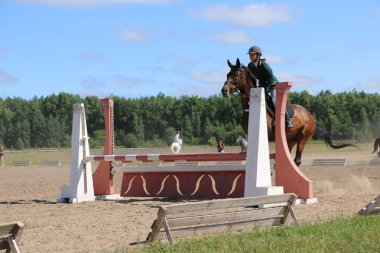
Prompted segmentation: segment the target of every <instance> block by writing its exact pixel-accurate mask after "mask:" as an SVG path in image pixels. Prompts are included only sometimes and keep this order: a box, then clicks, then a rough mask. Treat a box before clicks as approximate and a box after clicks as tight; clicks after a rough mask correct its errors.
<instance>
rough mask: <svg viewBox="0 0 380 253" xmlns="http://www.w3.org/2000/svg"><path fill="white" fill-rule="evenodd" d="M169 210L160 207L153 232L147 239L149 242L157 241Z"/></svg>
mask: <svg viewBox="0 0 380 253" xmlns="http://www.w3.org/2000/svg"><path fill="white" fill-rule="evenodd" d="M166 213H167V210H165V209H163V208H162V207H160V209H158V212H157V219H156V220H155V221H154V222H153V225H152V232H151V233H149V234H148V237H147V238H146V241H147V242H154V241H156V240H157V236H158V233H159V231H160V229H161V227H162V224H163V222H164V219H165V217H166Z"/></svg>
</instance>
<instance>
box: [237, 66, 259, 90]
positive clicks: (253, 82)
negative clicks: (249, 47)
mask: <svg viewBox="0 0 380 253" xmlns="http://www.w3.org/2000/svg"><path fill="white" fill-rule="evenodd" d="M241 67H242V69H244V70H245V71H246V72H247V73H248V77H249V79H250V80H251V82H252V84H253V87H255V88H257V85H256V80H257V78H256V76H255V75H254V74H253V73H252V72H251V71H250V70H249V68H248V67H247V66H245V65H243V64H242V65H241Z"/></svg>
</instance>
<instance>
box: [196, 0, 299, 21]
mask: <svg viewBox="0 0 380 253" xmlns="http://www.w3.org/2000/svg"><path fill="white" fill-rule="evenodd" d="M294 13H295V10H291V9H290V8H289V7H287V6H285V5H269V4H250V5H246V6H239V7H235V6H230V5H218V6H213V7H210V8H208V9H206V10H204V11H203V12H202V13H201V14H200V15H201V17H202V18H205V19H208V20H214V21H223V22H226V23H229V24H233V25H239V26H267V25H271V24H276V23H287V22H289V21H291V20H292V19H293V15H294Z"/></svg>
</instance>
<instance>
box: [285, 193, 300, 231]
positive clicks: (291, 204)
mask: <svg viewBox="0 0 380 253" xmlns="http://www.w3.org/2000/svg"><path fill="white" fill-rule="evenodd" d="M296 201H297V196H296V195H292V196H291V197H290V199H289V203H288V208H286V210H285V213H284V217H283V219H282V220H281V224H285V222H286V219H287V218H288V214H289V212H290V213H291V215H292V218H293V222H294V223H295V224H297V218H296V215H295V213H294V209H293V207H294V206H295V205H296Z"/></svg>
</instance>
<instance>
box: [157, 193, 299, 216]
mask: <svg viewBox="0 0 380 253" xmlns="http://www.w3.org/2000/svg"><path fill="white" fill-rule="evenodd" d="M293 195H294V194H291V193H288V194H282V195H272V196H264V197H248V198H236V199H217V200H211V201H202V202H192V203H183V204H174V205H166V206H162V208H164V209H166V210H167V211H168V214H169V215H173V214H175V213H181V212H188V211H201V210H213V209H221V208H231V207H246V206H258V205H264V204H279V206H284V205H287V204H288V202H289V200H290V198H291V196H293Z"/></svg>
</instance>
